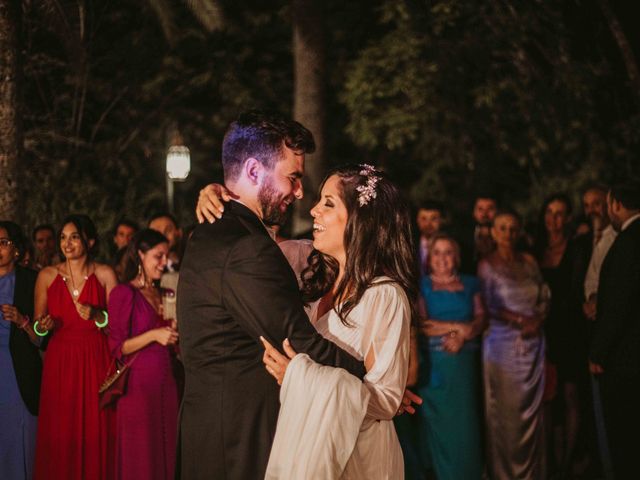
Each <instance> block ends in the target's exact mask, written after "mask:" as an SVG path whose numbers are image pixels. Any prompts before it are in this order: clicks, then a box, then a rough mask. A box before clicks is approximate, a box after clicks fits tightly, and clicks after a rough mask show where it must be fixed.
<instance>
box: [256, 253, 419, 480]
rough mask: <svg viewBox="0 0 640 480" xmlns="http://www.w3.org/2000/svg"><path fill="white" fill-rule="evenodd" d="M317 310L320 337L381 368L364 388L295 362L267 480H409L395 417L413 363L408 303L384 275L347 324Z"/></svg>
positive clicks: (339, 374) (333, 371) (334, 371)
mask: <svg viewBox="0 0 640 480" xmlns="http://www.w3.org/2000/svg"><path fill="white" fill-rule="evenodd" d="M286 253H287V250H286V248H285V254H286ZM293 263H295V262H293ZM317 307H318V305H317V303H316V304H313V305H311V306H310V308H309V310H308V313H309V317H310V319H311V321H312V323H313V324H314V326H315V327H316V329H317V330H318V332H320V333H321V334H322V335H323V336H324V337H325V338H327V339H329V340H331V341H333V342H335V343H336V344H337V345H339V346H340V347H341V348H343V349H344V350H346V351H348V352H349V353H351V354H352V355H353V356H354V357H356V358H359V359H364V358H365V357H366V355H367V353H368V352H369V351H370V350H371V349H372V350H373V352H374V354H375V363H374V365H373V368H372V369H371V370H370V371H369V372H368V373H367V375H366V376H365V378H364V382H361V381H360V380H359V379H357V378H356V377H353V376H352V375H349V374H348V373H347V372H346V371H345V370H342V369H338V368H332V367H326V366H322V365H319V364H317V363H315V362H313V361H312V360H311V359H310V358H309V357H308V356H307V355H302V354H300V355H297V356H296V357H295V358H294V360H292V362H291V363H290V364H289V368H288V369H287V373H286V375H285V378H284V382H283V385H282V389H281V393H280V401H281V408H280V415H279V418H278V427H277V430H276V436H275V439H274V443H273V448H272V450H271V456H270V459H269V465H268V467H267V474H266V478H268V479H276V478H277V479H301V478H305V479H307V478H308V479H313V478H322V479H334V478H335V479H337V478H340V479H363V480H364V479H394V480H396V479H403V478H404V461H403V457H402V451H401V449H400V444H399V442H398V437H397V435H396V432H395V429H394V426H393V417H394V415H395V413H396V411H397V410H398V407H399V406H400V402H401V400H402V396H403V393H404V389H405V385H406V379H407V371H408V365H409V326H410V304H409V300H408V299H407V297H406V295H405V293H404V291H403V290H402V289H401V288H400V287H399V286H398V285H397V284H396V283H393V282H392V281H391V280H390V279H389V278H387V277H379V278H377V279H376V280H375V282H374V285H372V286H371V287H370V288H369V289H368V290H367V291H366V292H365V294H364V295H363V297H362V299H361V301H360V303H358V305H357V306H356V307H355V308H354V309H353V310H352V311H351V313H350V314H349V318H348V321H349V324H350V325H349V326H347V325H344V324H343V323H342V322H341V320H340V318H339V317H338V315H337V314H336V312H335V311H333V310H330V311H329V312H328V313H326V314H325V315H323V316H322V317H320V318H318V317H317Z"/></svg>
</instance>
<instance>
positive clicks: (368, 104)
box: [342, 0, 640, 215]
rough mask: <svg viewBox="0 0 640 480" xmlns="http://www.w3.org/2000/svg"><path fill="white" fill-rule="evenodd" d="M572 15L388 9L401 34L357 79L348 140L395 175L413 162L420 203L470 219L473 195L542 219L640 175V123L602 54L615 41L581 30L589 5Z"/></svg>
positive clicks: (459, 5) (364, 63)
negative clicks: (584, 195)
mask: <svg viewBox="0 0 640 480" xmlns="http://www.w3.org/2000/svg"><path fill="white" fill-rule="evenodd" d="M566 5H567V3H566V2H528V3H527V2H520V3H517V4H511V3H507V2H500V1H495V0H489V1H486V2H481V3H478V2H471V1H462V0H460V1H456V0H444V1H434V2H418V1H412V2H410V1H406V2H396V1H388V2H386V3H385V4H384V5H383V7H382V9H381V12H380V21H381V22H383V23H384V24H387V25H389V30H388V32H387V33H386V34H384V35H382V36H381V37H380V38H378V39H376V40H374V41H372V42H370V43H369V45H368V46H367V47H366V48H364V49H363V50H362V51H361V52H360V54H359V56H358V58H357V59H356V60H355V61H353V62H352V64H351V65H350V68H349V70H348V72H347V80H346V83H345V89H344V92H343V94H342V100H343V102H344V104H345V105H346V107H347V110H348V111H349V114H350V122H349V124H348V126H347V132H348V134H349V135H350V137H351V138H352V139H353V141H354V142H355V143H356V144H358V145H360V146H361V147H362V148H365V149H367V150H378V151H380V152H383V153H382V156H383V157H385V158H386V159H387V163H385V166H386V167H387V168H388V169H389V170H391V171H394V170H396V169H398V163H400V162H405V163H406V162H410V163H411V164H412V165H413V171H414V172H415V173H416V174H417V175H418V176H419V178H418V180H417V181H415V183H414V184H413V186H412V189H411V196H412V197H413V198H414V199H415V200H420V199H424V198H426V197H439V198H442V199H445V200H446V201H447V203H449V204H452V205H453V207H454V210H458V211H459V213H461V211H462V210H465V211H467V212H468V208H469V205H468V203H465V202H461V201H460V197H461V196H464V197H466V198H467V199H468V200H471V199H472V198H471V197H472V193H473V190H474V189H480V190H482V189H492V190H497V191H499V192H500V193H501V194H502V196H503V197H504V200H505V201H506V202H509V203H513V204H515V205H517V206H519V207H520V208H521V209H522V210H523V212H524V213H525V214H528V215H531V214H532V213H533V212H534V211H535V210H536V209H537V206H538V205H539V204H540V200H541V199H542V198H543V197H544V196H546V195H547V194H549V193H550V192H552V191H557V190H565V191H568V192H571V193H574V194H575V193H576V192H577V190H578V189H579V188H581V187H582V185H584V183H585V182H586V181H588V180H593V179H601V180H605V181H606V180H610V179H612V178H614V177H617V178H625V176H627V175H630V174H635V175H638V173H640V172H639V166H638V164H637V163H636V164H635V165H633V161H632V159H633V158H635V159H636V162H637V152H638V149H637V145H638V140H639V135H638V133H637V132H638V130H637V129H634V126H635V125H636V124H637V114H636V116H633V115H632V114H631V115H630V113H632V112H630V110H629V107H628V105H629V102H630V101H632V100H633V95H632V94H631V92H629V90H628V89H627V88H626V85H625V83H624V82H620V80H619V75H618V71H617V69H618V68H619V66H618V65H616V64H615V63H614V61H613V60H612V58H611V57H612V56H611V55H610V53H611V52H610V50H606V51H605V50H604V49H603V47H602V45H603V44H605V45H606V40H607V39H608V38H609V35H610V33H609V32H608V31H607V28H606V24H604V23H603V20H602V19H600V20H601V21H600V22H599V23H598V22H593V24H589V28H590V31H589V35H590V41H589V43H588V44H585V43H584V42H586V41H587V39H586V37H581V36H580V35H578V33H577V32H576V31H575V28H574V27H575V26H574V25H572V23H571V18H573V16H575V15H576V14H580V13H584V12H582V11H580V10H584V9H585V8H586V7H581V6H580V5H574V6H573V7H572V8H570V9H568V10H567V8H566ZM598 42H600V43H598ZM594 43H595V44H596V45H599V47H600V48H593V49H592V47H593V44H594ZM602 85H608V86H610V88H609V89H607V91H606V92H603V90H602ZM623 132H624V133H623ZM614 139H615V140H614ZM384 152H386V153H384Z"/></svg>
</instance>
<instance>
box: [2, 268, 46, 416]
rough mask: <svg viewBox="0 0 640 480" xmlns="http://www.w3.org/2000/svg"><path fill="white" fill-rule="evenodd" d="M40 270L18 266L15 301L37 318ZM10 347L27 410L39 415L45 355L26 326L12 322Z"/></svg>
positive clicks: (21, 309) (15, 303)
mask: <svg viewBox="0 0 640 480" xmlns="http://www.w3.org/2000/svg"><path fill="white" fill-rule="evenodd" d="M37 276H38V274H37V273H36V272H34V271H33V270H29V269H26V268H22V267H20V266H16V287H15V291H14V293H13V304H14V306H15V307H16V308H17V309H18V311H19V312H20V313H21V314H23V315H28V316H29V317H30V318H31V319H33V294H34V291H35V286H36V278H37ZM9 351H10V352H11V360H12V361H13V369H14V371H15V374H16V380H17V382H18V389H19V390H20V395H21V396H22V400H23V401H24V404H25V405H26V407H27V410H29V412H30V413H31V414H32V415H38V405H39V403H40V382H41V380H42V359H41V358H40V353H39V352H38V347H36V346H35V345H34V344H33V343H31V340H30V339H29V336H28V335H27V333H26V332H25V331H24V330H21V329H19V328H18V327H17V326H16V324H15V323H11V332H10V333H9Z"/></svg>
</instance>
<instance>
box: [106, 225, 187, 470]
mask: <svg viewBox="0 0 640 480" xmlns="http://www.w3.org/2000/svg"><path fill="white" fill-rule="evenodd" d="M127 249H128V250H127V253H126V254H125V257H126V258H125V262H124V264H125V268H124V279H125V283H123V284H121V285H118V286H117V287H115V288H114V289H113V291H112V292H111V297H110V299H109V326H110V332H109V348H110V350H111V354H112V355H113V356H114V357H115V358H117V359H124V361H125V362H127V363H130V364H131V368H130V374H129V379H128V383H127V391H126V394H125V395H123V396H122V398H120V399H119V400H118V403H117V407H116V413H117V415H116V416H117V445H116V469H115V470H116V479H132V480H141V479H145V478H153V479H157V480H163V479H167V480H168V479H170V478H173V473H174V467H175V448H176V425H177V421H178V390H177V387H176V382H175V379H174V377H173V373H172V368H171V351H170V349H171V348H173V347H172V346H173V345H175V344H176V342H177V341H178V332H177V331H176V328H175V327H176V326H175V321H168V322H167V321H165V320H164V319H163V316H162V313H161V310H162V308H161V306H162V295H161V292H160V290H159V289H158V288H156V287H155V286H154V281H157V280H159V279H160V276H161V275H162V272H163V270H164V267H165V266H166V264H167V254H168V253H169V242H168V241H167V239H166V237H164V235H162V234H161V233H159V232H156V231H155V230H150V229H145V230H141V231H140V232H138V233H137V234H136V236H135V237H134V240H133V241H132V242H131V243H130V244H129V246H128V247H127Z"/></svg>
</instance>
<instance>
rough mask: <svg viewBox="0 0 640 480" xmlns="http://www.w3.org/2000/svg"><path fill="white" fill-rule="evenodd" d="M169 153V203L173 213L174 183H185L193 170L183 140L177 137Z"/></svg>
mask: <svg viewBox="0 0 640 480" xmlns="http://www.w3.org/2000/svg"><path fill="white" fill-rule="evenodd" d="M171 143H172V144H171V146H170V147H169V150H168V151H167V203H168V204H169V211H170V212H171V213H173V210H174V208H173V182H184V181H185V180H186V178H187V177H188V176H189V171H190V170H191V156H190V154H189V149H188V148H187V147H185V146H184V145H182V139H181V138H180V137H179V136H178V135H176V137H175V138H174V141H173V142H171Z"/></svg>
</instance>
